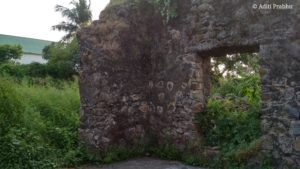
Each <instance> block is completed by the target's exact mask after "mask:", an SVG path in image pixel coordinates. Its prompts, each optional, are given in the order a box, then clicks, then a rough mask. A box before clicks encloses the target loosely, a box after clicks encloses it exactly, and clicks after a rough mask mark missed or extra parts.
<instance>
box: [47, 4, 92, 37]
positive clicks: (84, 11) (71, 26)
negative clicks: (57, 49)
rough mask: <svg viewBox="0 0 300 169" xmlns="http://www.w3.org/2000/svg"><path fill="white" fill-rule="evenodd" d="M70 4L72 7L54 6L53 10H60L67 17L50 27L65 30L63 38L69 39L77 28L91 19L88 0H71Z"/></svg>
mask: <svg viewBox="0 0 300 169" xmlns="http://www.w3.org/2000/svg"><path fill="white" fill-rule="evenodd" d="M70 4H71V5H72V6H73V8H67V7H64V6H61V5H56V6H55V11H56V12H60V13H61V15H62V17H64V18H66V19H67V21H62V22H60V23H59V24H57V25H54V26H53V27H52V29H53V30H58V31H65V32H67V34H66V35H65V36H64V37H63V40H69V39H71V38H72V37H74V35H75V34H76V32H77V31H78V30H79V29H81V28H82V27H84V26H86V25H87V24H88V23H90V21H91V20H92V12H91V10H90V5H91V2H90V1H89V3H87V1H86V0H78V1H76V0H72V1H71V3H70Z"/></svg>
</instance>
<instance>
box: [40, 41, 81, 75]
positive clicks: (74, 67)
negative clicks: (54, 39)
mask: <svg viewBox="0 0 300 169" xmlns="http://www.w3.org/2000/svg"><path fill="white" fill-rule="evenodd" d="M43 58H44V59H46V60H48V63H47V67H48V73H49V74H50V75H51V76H53V77H55V78H65V79H66V78H71V77H72V75H75V74H77V72H78V65H79V50H78V43H77V39H76V38H74V39H72V41H71V42H70V43H52V44H50V45H49V46H46V47H45V48H44V49H43Z"/></svg>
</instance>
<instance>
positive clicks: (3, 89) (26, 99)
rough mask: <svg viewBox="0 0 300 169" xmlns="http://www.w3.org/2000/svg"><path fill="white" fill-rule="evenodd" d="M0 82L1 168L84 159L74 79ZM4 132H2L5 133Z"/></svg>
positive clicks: (50, 165) (54, 165)
mask: <svg viewBox="0 0 300 169" xmlns="http://www.w3.org/2000/svg"><path fill="white" fill-rule="evenodd" d="M29 81H31V80H22V81H21V82H19V83H16V82H15V81H13V80H11V79H10V80H3V79H2V78H1V81H0V115H1V118H0V124H1V125H0V127H1V128H0V129H1V130H0V131H1V133H0V136H1V137H0V168H3V169H10V168H11V169H15V168H20V169H22V168H24V169H31V168H38V169H44V168H47V169H48V168H57V167H62V166H70V165H75V164H78V163H80V162H82V160H83V154H82V150H81V146H80V143H79V138H78V131H77V130H78V125H79V106H80V102H79V92H78V87H77V83H76V82H68V83H67V82H60V88H56V87H55V86H53V84H55V83H56V82H52V81H51V80H50V81H48V82H45V83H44V84H43V85H42V86H41V85H37V84H34V83H29ZM4 131H5V132H4Z"/></svg>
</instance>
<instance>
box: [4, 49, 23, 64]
mask: <svg viewBox="0 0 300 169" xmlns="http://www.w3.org/2000/svg"><path fill="white" fill-rule="evenodd" d="M22 53H23V52H22V47H21V46H20V45H0V63H3V62H7V61H9V60H10V59H20V57H21V55H22Z"/></svg>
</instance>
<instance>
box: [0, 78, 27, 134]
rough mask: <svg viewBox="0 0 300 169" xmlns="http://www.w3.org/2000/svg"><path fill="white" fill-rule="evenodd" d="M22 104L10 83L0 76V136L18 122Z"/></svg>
mask: <svg viewBox="0 0 300 169" xmlns="http://www.w3.org/2000/svg"><path fill="white" fill-rule="evenodd" d="M21 113H22V104H21V102H20V98H19V97H18V95H17V94H16V92H15V90H14V89H13V88H12V87H11V84H10V83H9V82H8V81H7V80H6V79H4V78H0V136H2V135H3V134H5V133H6V132H7V131H8V129H9V128H11V127H14V126H16V125H17V124H19V123H20V119H19V118H20V116H21Z"/></svg>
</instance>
